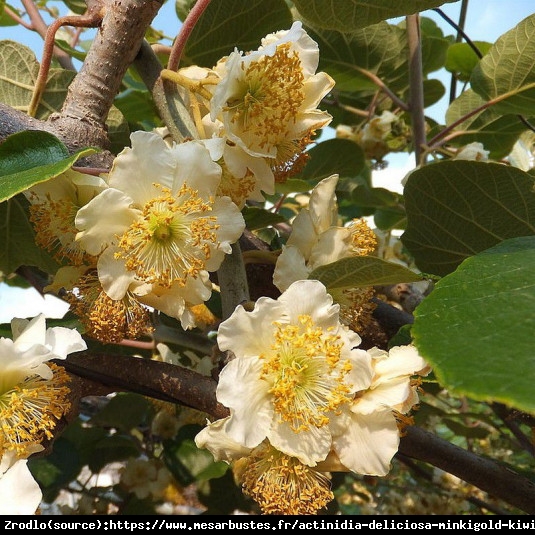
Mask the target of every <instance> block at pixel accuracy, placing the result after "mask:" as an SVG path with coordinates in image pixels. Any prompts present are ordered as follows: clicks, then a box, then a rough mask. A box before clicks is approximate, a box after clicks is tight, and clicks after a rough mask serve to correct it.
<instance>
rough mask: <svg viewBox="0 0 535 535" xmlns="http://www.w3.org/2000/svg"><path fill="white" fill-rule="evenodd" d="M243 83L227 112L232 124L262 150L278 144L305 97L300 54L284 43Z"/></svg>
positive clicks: (247, 72) (253, 65) (251, 69)
mask: <svg viewBox="0 0 535 535" xmlns="http://www.w3.org/2000/svg"><path fill="white" fill-rule="evenodd" d="M243 82H244V83H242V84H241V86H240V89H241V91H240V92H238V93H237V94H236V95H234V96H233V97H231V98H229V99H228V100H227V106H226V107H225V108H224V111H226V112H231V122H233V123H235V124H236V125H237V126H238V128H239V129H240V130H242V131H243V132H245V133H247V134H250V135H252V136H254V137H255V138H256V139H257V142H258V145H259V146H260V147H261V148H265V147H266V146H274V145H276V144H277V142H278V141H279V140H280V139H281V137H285V136H286V133H287V129H288V126H287V125H288V124H289V123H291V122H294V121H295V119H296V116H297V112H298V110H299V108H300V106H301V104H302V102H303V101H304V98H305V94H304V89H303V82H304V76H303V69H302V67H301V60H300V59H299V55H298V54H297V52H293V53H292V52H291V50H290V43H283V44H281V45H279V46H278V47H277V50H276V52H275V54H274V55H273V56H262V57H261V58H260V59H259V60H258V61H253V62H251V64H250V65H249V66H248V67H247V69H246V70H245V73H244V78H243Z"/></svg>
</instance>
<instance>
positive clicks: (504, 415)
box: [491, 403, 535, 457]
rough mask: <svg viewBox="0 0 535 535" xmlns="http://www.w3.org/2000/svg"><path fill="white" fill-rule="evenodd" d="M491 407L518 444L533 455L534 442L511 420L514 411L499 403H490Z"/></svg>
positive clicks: (534, 454)
mask: <svg viewBox="0 0 535 535" xmlns="http://www.w3.org/2000/svg"><path fill="white" fill-rule="evenodd" d="M491 408H492V410H493V411H494V413H495V414H496V415H497V416H498V417H499V418H501V420H502V421H503V423H504V424H505V425H506V426H507V428H508V429H509V431H511V433H513V435H514V436H515V438H516V439H517V440H518V442H519V444H520V446H521V447H522V448H523V449H525V450H526V451H527V452H528V453H529V454H530V455H532V456H534V457H535V444H533V442H532V441H531V440H530V439H529V438H528V437H527V436H526V435H525V434H524V433H523V432H522V430H521V429H520V428H519V427H518V425H517V423H516V422H514V421H513V417H514V412H513V411H511V410H509V409H508V408H507V407H506V406H505V405H502V404H501V403H492V404H491Z"/></svg>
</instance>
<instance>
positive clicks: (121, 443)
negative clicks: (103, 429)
mask: <svg viewBox="0 0 535 535" xmlns="http://www.w3.org/2000/svg"><path fill="white" fill-rule="evenodd" d="M88 454H89V455H88V463H87V464H88V466H89V469H90V470H92V471H93V472H96V473H97V472H100V470H102V469H103V468H104V467H105V466H106V465H107V464H109V463H113V462H117V461H125V460H126V459H128V458H130V457H137V456H138V455H139V449H138V446H137V444H136V442H135V440H134V438H133V437H131V436H126V435H109V436H107V437H105V438H103V439H102V440H100V441H99V442H97V443H95V444H93V447H92V448H91V451H90V452H88Z"/></svg>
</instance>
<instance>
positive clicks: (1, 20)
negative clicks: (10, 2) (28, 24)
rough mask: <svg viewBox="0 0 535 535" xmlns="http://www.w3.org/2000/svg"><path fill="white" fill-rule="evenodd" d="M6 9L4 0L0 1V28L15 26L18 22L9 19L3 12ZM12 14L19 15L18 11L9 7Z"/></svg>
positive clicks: (11, 18)
mask: <svg viewBox="0 0 535 535" xmlns="http://www.w3.org/2000/svg"><path fill="white" fill-rule="evenodd" d="M5 7H6V0H0V26H17V25H18V22H17V21H16V20H14V19H13V17H10V16H9V15H8V14H7V13H6V12H5V10H4V8H5ZM9 7H10V8H11V9H12V10H13V12H14V13H17V14H18V15H20V12H19V10H18V9H15V8H14V7H13V6H9Z"/></svg>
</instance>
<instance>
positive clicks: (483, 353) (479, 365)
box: [411, 236, 535, 413]
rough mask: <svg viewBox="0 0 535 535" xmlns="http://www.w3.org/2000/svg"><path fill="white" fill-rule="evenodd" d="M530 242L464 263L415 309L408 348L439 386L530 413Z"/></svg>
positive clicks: (533, 371) (533, 247) (534, 404)
mask: <svg viewBox="0 0 535 535" xmlns="http://www.w3.org/2000/svg"><path fill="white" fill-rule="evenodd" d="M534 265H535V236H527V237H519V238H513V239H509V240H506V241H504V242H502V243H500V244H498V245H496V246H494V247H492V248H490V249H487V250H486V251H483V252H481V253H480V254H478V255H476V256H473V257H472V258H468V259H467V260H465V261H464V262H463V263H462V264H461V265H460V266H459V268H458V269H457V270H456V271H455V273H452V274H451V275H448V276H446V277H444V278H443V279H442V280H440V281H439V282H438V283H437V284H436V287H435V289H434V290H433V291H432V292H431V294H430V295H429V296H427V297H426V298H425V299H424V301H422V303H421V304H420V305H419V306H418V307H417V308H416V310H415V320H414V325H413V326H412V330H411V332H412V336H413V337H414V343H415V345H416V347H417V348H418V350H419V351H420V353H421V354H422V356H423V357H424V358H425V359H426V360H427V361H428V362H429V364H431V366H432V367H433V370H434V373H435V376H436V377H437V379H438V381H439V382H440V384H441V385H443V386H444V387H446V388H447V389H448V390H450V391H451V392H453V393H456V394H460V395H467V396H469V397H472V398H474V399H477V400H481V401H497V402H501V403H505V404H507V405H510V406H512V407H516V408H518V409H521V410H524V411H529V412H532V413H535V396H534V395H533V393H534V391H533V381H534V379H535V360H534V358H533V333H534V332H535V315H534V310H535V278H534V277H533V266H534Z"/></svg>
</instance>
